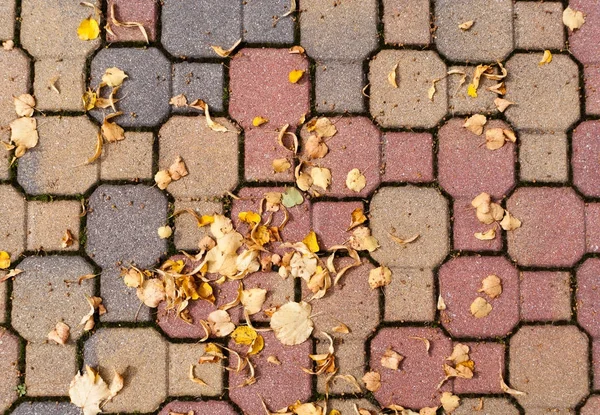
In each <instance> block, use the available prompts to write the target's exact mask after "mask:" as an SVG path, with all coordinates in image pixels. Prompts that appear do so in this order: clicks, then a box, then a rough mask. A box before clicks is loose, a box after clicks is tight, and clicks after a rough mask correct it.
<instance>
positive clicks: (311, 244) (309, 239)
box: [302, 231, 321, 252]
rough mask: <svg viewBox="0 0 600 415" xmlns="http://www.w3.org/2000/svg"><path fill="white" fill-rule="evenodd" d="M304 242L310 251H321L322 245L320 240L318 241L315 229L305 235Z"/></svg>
mask: <svg viewBox="0 0 600 415" xmlns="http://www.w3.org/2000/svg"><path fill="white" fill-rule="evenodd" d="M302 243H304V245H306V247H307V248H308V249H309V250H310V252H319V250H320V249H321V247H319V242H318V241H317V234H316V233H315V231H310V232H309V233H308V235H306V236H305V237H304V239H303V240H302Z"/></svg>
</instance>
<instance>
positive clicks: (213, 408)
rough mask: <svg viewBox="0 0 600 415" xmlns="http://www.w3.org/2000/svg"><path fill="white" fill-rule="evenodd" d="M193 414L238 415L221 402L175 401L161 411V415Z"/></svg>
mask: <svg viewBox="0 0 600 415" xmlns="http://www.w3.org/2000/svg"><path fill="white" fill-rule="evenodd" d="M175 412H178V413H184V414H187V413H189V412H192V413H194V414H196V413H197V414H211V415H238V413H237V412H236V410H235V409H233V407H232V406H231V405H230V404H228V403H227V402H221V401H203V402H193V401H192V402H186V401H173V402H169V403H168V404H167V406H165V407H164V408H163V410H162V411H160V412H159V413H158V414H159V415H170V414H172V413H175Z"/></svg>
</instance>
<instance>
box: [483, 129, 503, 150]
mask: <svg viewBox="0 0 600 415" xmlns="http://www.w3.org/2000/svg"><path fill="white" fill-rule="evenodd" d="M505 141H506V140H505V138H504V132H503V131H502V128H488V129H487V130H486V131H485V146H486V147H487V148H488V150H498V149H499V148H502V147H503V146H504V143H505Z"/></svg>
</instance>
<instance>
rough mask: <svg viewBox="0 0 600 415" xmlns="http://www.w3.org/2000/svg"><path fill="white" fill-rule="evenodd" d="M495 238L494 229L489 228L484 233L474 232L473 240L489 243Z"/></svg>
mask: <svg viewBox="0 0 600 415" xmlns="http://www.w3.org/2000/svg"><path fill="white" fill-rule="evenodd" d="M495 237H496V229H494V228H491V229H488V230H487V231H485V232H475V238H477V239H479V240H480V241H490V240H492V239H494V238H495Z"/></svg>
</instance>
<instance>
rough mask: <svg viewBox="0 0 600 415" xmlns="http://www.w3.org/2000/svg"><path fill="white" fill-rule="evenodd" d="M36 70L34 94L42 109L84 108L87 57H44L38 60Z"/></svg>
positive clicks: (37, 104)
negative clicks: (83, 97) (83, 96)
mask: <svg viewBox="0 0 600 415" xmlns="http://www.w3.org/2000/svg"><path fill="white" fill-rule="evenodd" d="M34 69H35V79H34V81H33V93H34V95H35V98H36V101H37V103H36V107H37V108H38V109H39V110H41V111H61V110H62V111H83V101H82V99H81V96H82V95H83V93H84V91H85V77H84V75H83V74H84V70H85V57H81V58H71V59H62V58H46V59H41V60H38V61H36V62H35V68H34ZM52 85H54V87H55V88H56V89H58V91H59V92H58V93H57V92H56V91H55V90H54V89H53V88H52Z"/></svg>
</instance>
